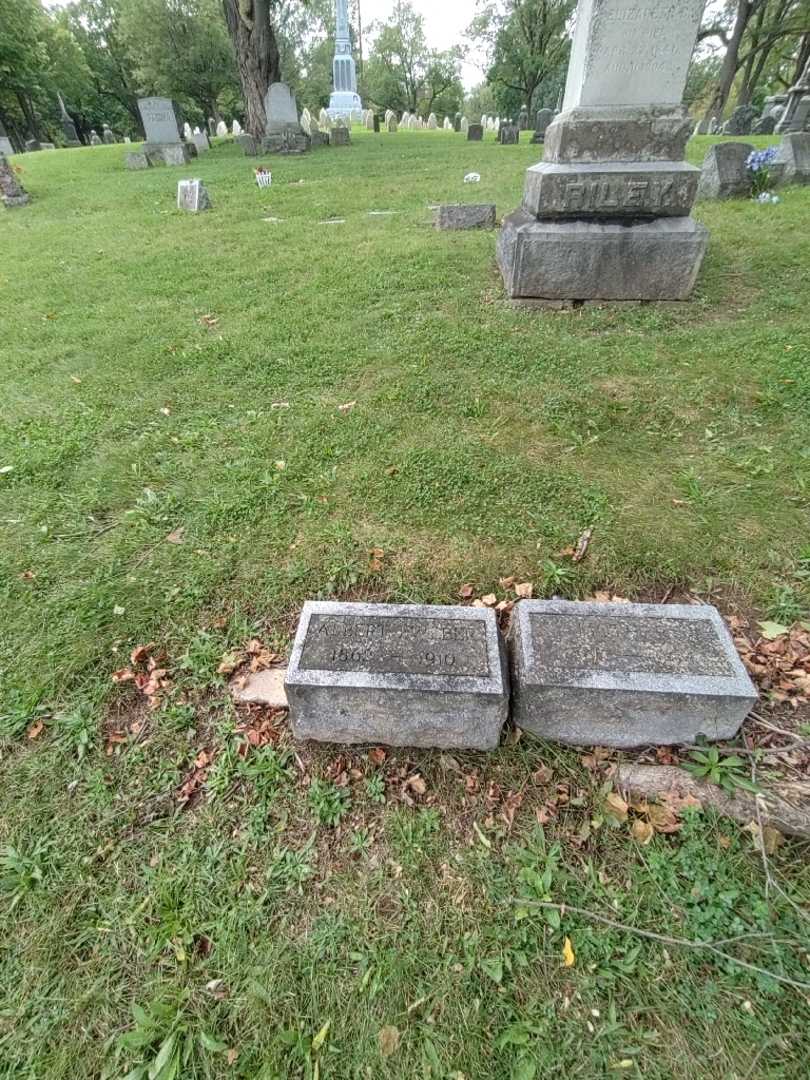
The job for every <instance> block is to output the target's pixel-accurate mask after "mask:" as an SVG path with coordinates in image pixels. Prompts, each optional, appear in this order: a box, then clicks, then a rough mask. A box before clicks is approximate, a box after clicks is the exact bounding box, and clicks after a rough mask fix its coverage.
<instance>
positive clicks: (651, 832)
mask: <svg viewBox="0 0 810 1080" xmlns="http://www.w3.org/2000/svg"><path fill="white" fill-rule="evenodd" d="M630 833H631V835H632V837H633V839H634V840H638V842H639V843H640V844H649V842H650V841H651V840H652V838H653V836H655V829H654V828H653V827H652V825H651V824H650V823H649V821H644V820H642V818H636V820H635V821H634V822H633V827H632V829H631V830H630Z"/></svg>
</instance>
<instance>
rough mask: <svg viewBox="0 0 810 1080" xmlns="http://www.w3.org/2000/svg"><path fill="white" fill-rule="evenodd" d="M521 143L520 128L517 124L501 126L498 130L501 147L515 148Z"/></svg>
mask: <svg viewBox="0 0 810 1080" xmlns="http://www.w3.org/2000/svg"><path fill="white" fill-rule="evenodd" d="M519 141H520V128H519V127H518V126H517V124H513V123H511V122H510V123H508V124H501V126H500V127H499V128H498V142H499V143H500V144H501V146H514V145H515V143H517V142H519Z"/></svg>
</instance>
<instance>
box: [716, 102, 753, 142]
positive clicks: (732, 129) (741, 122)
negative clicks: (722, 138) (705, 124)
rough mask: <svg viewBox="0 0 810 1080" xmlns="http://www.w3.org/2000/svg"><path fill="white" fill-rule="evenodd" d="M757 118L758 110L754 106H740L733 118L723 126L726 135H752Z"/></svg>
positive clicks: (732, 115)
mask: <svg viewBox="0 0 810 1080" xmlns="http://www.w3.org/2000/svg"><path fill="white" fill-rule="evenodd" d="M756 118H757V110H756V109H755V108H754V106H753V105H738V106H737V108H736V109H735V110H734V112H733V113H732V114H731V116H730V117H729V118H728V120H726V122H725V124H723V134H724V135H750V134H751V128H752V127H753V126H754V121H755V120H756Z"/></svg>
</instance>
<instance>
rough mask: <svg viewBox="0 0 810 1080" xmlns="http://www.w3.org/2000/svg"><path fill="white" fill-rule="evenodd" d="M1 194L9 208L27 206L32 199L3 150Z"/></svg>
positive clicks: (1, 158)
mask: <svg viewBox="0 0 810 1080" xmlns="http://www.w3.org/2000/svg"><path fill="white" fill-rule="evenodd" d="M0 196H2V199H3V205H4V206H7V207H8V208H9V210H11V209H13V208H14V207H15V206H25V205H26V203H29V202H30V201H31V196H30V195H29V194H28V192H27V191H26V190H25V188H24V187H23V186H22V184H21V183H20V181H19V180H18V179H17V177H16V176H15V175H14V170H13V169H12V167H11V164H10V163H9V162H8V161H7V160H6V155H5V154H4V153H2V152H0Z"/></svg>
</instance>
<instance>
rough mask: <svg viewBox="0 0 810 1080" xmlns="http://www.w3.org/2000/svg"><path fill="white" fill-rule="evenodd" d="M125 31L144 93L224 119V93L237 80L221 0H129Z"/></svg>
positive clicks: (235, 85) (233, 88)
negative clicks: (161, 96) (171, 99)
mask: <svg viewBox="0 0 810 1080" xmlns="http://www.w3.org/2000/svg"><path fill="white" fill-rule="evenodd" d="M122 30H123V33H124V36H125V38H126V41H127V44H128V46H129V50H130V53H131V55H132V57H133V58H134V63H135V69H136V73H137V77H138V82H139V84H140V85H141V86H142V87H143V89H144V90H145V91H146V92H148V93H153V94H164V95H166V96H167V97H173V98H177V99H178V100H179V101H180V102H181V103H182V104H183V105H184V107H185V108H186V110H187V111H189V109H190V110H191V111H192V112H193V113H195V114H196V115H195V119H203V120H204V119H205V118H206V117H208V116H213V117H215V118H216V119H217V120H218V119H219V118H220V112H219V100H220V95H221V94H222V93H223V91H226V90H227V91H238V86H239V81H238V76H237V72H236V64H235V63H234V55H233V49H232V48H231V43H230V40H229V38H228V33H227V30H226V27H225V23H224V21H223V18H222V10H221V7H220V4H219V0H127V2H126V3H125V4H124V5H123V11H122ZM230 96H231V97H233V96H234V95H233V93H231V95H230Z"/></svg>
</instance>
